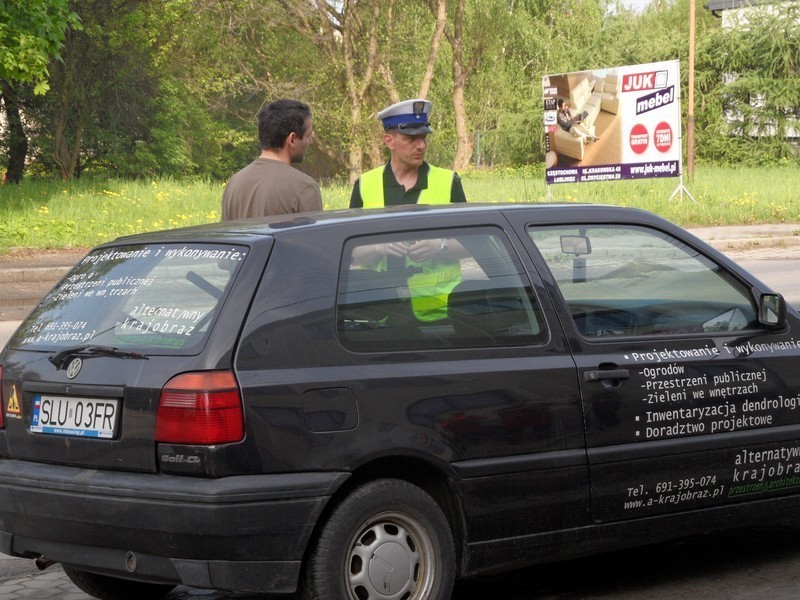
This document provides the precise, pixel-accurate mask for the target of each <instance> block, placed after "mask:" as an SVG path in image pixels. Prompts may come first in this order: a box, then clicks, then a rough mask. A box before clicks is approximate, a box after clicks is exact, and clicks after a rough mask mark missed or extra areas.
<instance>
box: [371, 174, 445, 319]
mask: <svg viewBox="0 0 800 600" xmlns="http://www.w3.org/2000/svg"><path fill="white" fill-rule="evenodd" d="M385 168H387V167H386V165H384V166H382V167H378V168H377V169H372V170H370V171H367V172H366V173H364V174H362V175H361V180H360V182H359V190H360V192H361V202H362V205H363V207H364V208H381V207H382V206H384V200H383V171H384V169H385ZM428 169H429V170H428V187H427V188H425V189H423V190H421V192H420V194H419V198H418V199H417V204H448V203H449V202H450V191H451V190H452V187H453V177H455V172H453V171H450V170H448V169H440V168H439V167H434V166H433V165H428ZM406 263H407V264H408V265H409V266H415V267H419V268H421V269H422V272H421V273H414V274H413V275H411V277H409V278H408V291H409V294H410V295H411V308H412V309H413V311H414V315H415V316H416V317H417V319H419V320H420V321H426V322H429V321H438V320H440V319H444V318H445V317H446V316H447V298H448V296H449V295H450V292H451V291H453V288H454V287H455V286H456V285H458V283H459V282H460V281H461V265H460V263H458V262H456V263H438V262H437V261H436V260H435V259H434V260H433V261H427V262H426V263H414V262H413V261H410V260H406ZM378 270H379V271H385V270H386V260H385V259H383V260H381V263H380V265H379V266H378Z"/></svg>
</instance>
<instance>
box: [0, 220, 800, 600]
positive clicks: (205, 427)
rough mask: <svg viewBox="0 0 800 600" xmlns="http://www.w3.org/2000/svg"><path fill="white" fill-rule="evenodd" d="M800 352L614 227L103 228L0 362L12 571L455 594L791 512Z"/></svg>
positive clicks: (690, 265) (331, 593)
mask: <svg viewBox="0 0 800 600" xmlns="http://www.w3.org/2000/svg"><path fill="white" fill-rule="evenodd" d="M787 313H788V314H787ZM799 346H800V318H799V316H798V314H797V313H796V312H795V311H794V310H788V311H787V308H786V304H785V302H784V300H783V298H782V297H781V296H780V295H779V294H776V293H774V292H773V291H771V290H770V289H768V288H767V287H766V286H765V285H764V284H762V283H761V282H759V281H757V280H756V279H755V278H753V277H752V276H751V275H749V274H748V273H747V272H745V271H743V270H742V269H741V268H739V267H737V266H736V265H735V264H733V263H732V262H731V261H730V260H728V259H727V258H726V257H725V256H723V255H722V254H720V253H718V252H716V251H714V250H713V249H711V248H709V247H708V246H707V245H705V244H704V243H703V242H701V241H699V240H698V239H696V238H694V237H693V236H691V235H690V234H688V233H687V232H685V231H683V230H681V229H680V228H678V227H676V226H674V225H672V224H670V223H668V222H666V221H664V220H663V219H660V218H658V217H656V216H654V215H652V214H649V213H646V212H642V211H638V210H634V209H624V208H615V207H603V206H592V205H509V206H506V205H487V206H475V205H468V206H447V207H436V208H433V207H426V206H412V207H403V208H401V209H399V210H392V209H387V210H380V211H342V212H332V213H325V214H308V215H302V216H296V217H295V218H286V219H272V220H253V221H242V222H232V223H222V224H217V225H212V226H203V227H196V228H188V229H182V230H175V231H168V232H161V233H153V234H147V235H141V236H133V237H127V238H122V239H119V240H117V241H115V242H113V243H109V244H106V245H103V246H100V247H98V248H97V249H95V250H94V251H92V252H90V253H89V254H88V255H87V256H86V257H85V258H84V259H83V260H81V261H80V262H79V263H78V264H77V265H76V266H75V267H74V269H72V271H71V272H70V273H69V274H68V275H67V276H66V277H65V278H64V279H63V280H62V281H61V282H60V283H59V284H58V285H57V286H56V287H55V288H54V289H53V290H52V291H51V292H50V293H49V294H48V295H47V296H46V297H45V298H44V299H43V300H42V302H41V303H40V304H39V305H38V307H36V308H35V309H34V310H33V312H32V313H31V314H30V316H29V317H28V318H27V319H26V320H25V321H24V322H23V323H22V325H21V326H20V327H19V329H18V330H17V332H16V333H15V334H14V336H13V337H12V338H11V340H10V341H9V343H8V345H7V346H6V348H5V350H4V351H3V353H2V355H0V364H1V365H2V386H1V388H0V389H1V391H2V402H3V410H2V413H1V416H2V419H1V420H2V429H0V551H2V552H4V553H6V554H10V555H13V556H18V557H30V558H33V559H36V560H37V561H38V562H39V564H40V565H42V566H46V565H48V564H51V563H61V564H62V565H63V567H64V569H65V571H66V572H67V574H68V575H69V577H70V578H71V579H72V580H73V581H74V582H75V583H76V584H77V585H78V586H79V587H80V588H82V589H83V590H85V591H86V592H88V593H89V594H93V595H96V596H97V597H100V598H112V599H113V598H131V597H141V598H155V597H157V596H158V595H160V594H163V593H166V592H168V591H169V590H170V589H171V588H172V587H174V586H175V585H178V584H183V585H188V586H194V587H200V588H216V589H223V590H239V591H257V592H274V593H285V594H292V593H295V592H299V593H300V594H301V595H303V597H307V598H318V599H330V600H343V599H348V600H367V599H369V600H374V599H378V598H381V599H403V600H446V599H447V598H449V597H450V594H451V590H452V586H453V581H454V580H455V579H456V578H461V577H467V576H471V575H476V574H480V573H487V572H490V571H498V570H501V569H511V568H516V567H520V566H523V565H529V564H533V563H537V562H544V561H553V560H558V559H562V558H567V557H574V556H577V555H583V554H587V553H591V552H598V551H603V550H608V549H612V548H621V547H624V546H632V545H635V544H643V543H649V542H654V541H658V540H664V539H668V538H673V537H676V536H683V535H687V534H692V533H696V532H701V531H709V530H714V529H719V528H724V527H730V526H739V525H742V524H745V523H748V522H762V521H764V520H779V519H783V518H786V515H792V514H796V511H797V510H798V508H800V495H798V491H800V360H799V359H798V357H800V347H799Z"/></svg>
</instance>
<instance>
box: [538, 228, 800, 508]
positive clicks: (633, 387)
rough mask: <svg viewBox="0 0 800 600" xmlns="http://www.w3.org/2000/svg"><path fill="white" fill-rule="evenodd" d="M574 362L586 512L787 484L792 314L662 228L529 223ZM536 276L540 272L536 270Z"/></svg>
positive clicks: (794, 356)
mask: <svg viewBox="0 0 800 600" xmlns="http://www.w3.org/2000/svg"><path fill="white" fill-rule="evenodd" d="M528 234H529V237H530V239H531V240H532V241H533V242H534V244H535V245H536V248H537V250H538V252H539V253H540V255H541V257H542V258H543V260H544V262H545V263H546V265H547V269H548V270H549V273H550V276H552V280H551V283H552V284H553V295H554V298H555V299H556V301H557V302H558V303H563V304H561V307H562V310H563V311H564V314H563V320H564V322H565V329H566V330H567V331H568V337H570V338H571V344H572V349H573V352H574V356H575V361H576V364H577V367H578V375H579V380H580V385H581V388H582V399H583V410H584V417H585V422H586V436H587V447H588V457H589V469H590V479H591V512H592V518H593V519H594V520H595V521H596V522H606V521H614V520H621V519H630V518H637V517H644V516H650V515H655V514H663V513H668V512H675V511H681V510H689V509H695V508H702V507H709V506H715V505H721V504H725V503H733V502H740V501H745V500H750V499H761V498H768V497H772V496H777V495H784V494H790V493H795V492H796V491H797V490H798V486H800V427H798V424H800V407H799V406H798V405H799V404H800V394H798V392H800V369H798V368H797V365H798V354H799V353H800V350H798V342H797V335H798V333H797V332H798V321H797V319H796V316H792V315H790V316H789V324H788V326H786V327H784V328H783V329H781V330H778V331H770V330H768V329H767V328H766V327H765V326H764V325H762V324H761V323H760V322H759V319H758V291H757V290H756V287H755V286H756V285H760V284H758V283H757V282H755V284H750V283H748V282H747V281H744V280H743V279H742V277H740V276H739V275H736V274H735V273H733V272H732V271H731V270H730V269H727V268H725V267H724V266H723V265H722V264H721V263H724V261H719V260H713V259H712V258H710V257H708V256H705V255H704V254H703V253H702V252H701V251H699V250H698V248H697V247H696V246H695V245H693V244H692V243H691V241H687V242H686V243H685V242H684V241H682V240H681V239H679V237H678V234H670V233H667V232H665V231H663V230H661V229H658V228H654V227H647V226H645V225H621V224H620V225H617V224H597V223H594V224H593V223H586V224H585V225H577V226H576V225H573V224H570V225H567V226H561V225H554V226H530V227H529V228H528ZM548 278H549V276H548Z"/></svg>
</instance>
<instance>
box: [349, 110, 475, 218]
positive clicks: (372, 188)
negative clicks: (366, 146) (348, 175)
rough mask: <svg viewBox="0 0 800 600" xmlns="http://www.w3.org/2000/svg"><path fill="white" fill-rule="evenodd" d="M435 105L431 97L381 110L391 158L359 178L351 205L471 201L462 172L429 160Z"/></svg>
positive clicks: (354, 206) (370, 205) (371, 206)
mask: <svg viewBox="0 0 800 600" xmlns="http://www.w3.org/2000/svg"><path fill="white" fill-rule="evenodd" d="M431 107H432V104H431V103H430V102H428V101H427V100H423V99H420V98H416V99H414V100H405V101H403V102H398V103H397V104H393V105H392V106H390V107H388V108H385V109H384V110H382V111H380V112H379V113H378V120H380V121H381V122H382V123H383V131H384V134H383V143H384V144H386V147H387V148H389V152H390V153H391V158H390V159H389V162H388V163H387V164H385V165H384V166H382V167H378V168H377V169H372V170H371V171H367V172H366V173H363V174H362V175H361V177H360V178H359V179H358V181H356V183H355V185H354V186H353V192H352V194H351V195H350V208H379V207H382V206H392V205H396V204H446V203H448V202H466V201H467V199H466V196H465V195H464V188H463V187H462V185H461V178H460V177H459V176H458V174H456V173H455V172H454V171H450V170H448V169H441V168H439V167H434V166H433V165H429V164H428V163H426V162H425V151H426V150H427V148H428V139H427V138H428V134H429V133H433V130H432V129H431V126H430V122H429V120H428V117H429V115H430V112H431Z"/></svg>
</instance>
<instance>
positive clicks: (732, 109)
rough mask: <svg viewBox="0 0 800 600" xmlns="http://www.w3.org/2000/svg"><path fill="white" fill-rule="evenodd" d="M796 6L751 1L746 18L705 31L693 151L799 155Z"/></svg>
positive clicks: (752, 156) (721, 157)
mask: <svg viewBox="0 0 800 600" xmlns="http://www.w3.org/2000/svg"><path fill="white" fill-rule="evenodd" d="M799 22H800V7H798V5H797V3H784V4H780V5H774V6H770V7H762V8H752V9H750V11H749V12H748V13H747V18H746V20H743V21H740V22H738V23H736V24H735V26H734V27H732V28H729V29H726V28H722V27H718V28H716V29H714V30H713V31H711V32H710V35H708V36H707V37H706V38H705V39H704V40H703V41H702V46H699V50H698V57H699V61H698V66H699V68H700V69H701V70H702V71H703V72H704V73H705V76H704V77H703V78H702V79H701V80H700V81H699V85H700V86H702V87H701V92H702V95H703V96H704V102H703V106H702V116H703V119H704V121H706V123H707V126H706V127H701V128H698V129H699V130H700V131H699V133H698V148H699V152H698V153H702V155H703V156H704V157H706V158H708V159H712V160H716V161H725V162H730V163H743V164H770V163H773V164H774V163H775V162H778V161H782V160H797V155H796V152H795V150H794V148H793V147H792V145H791V144H790V143H789V141H788V138H789V136H790V135H791V136H797V132H798V131H799V130H800V29H799V28H798V26H797V25H798V23H799Z"/></svg>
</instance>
